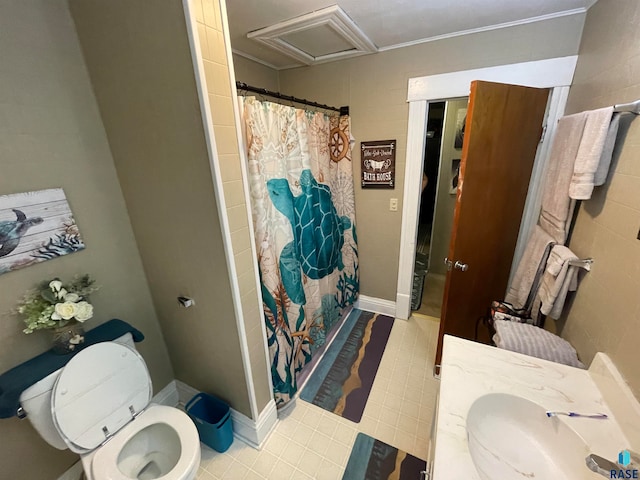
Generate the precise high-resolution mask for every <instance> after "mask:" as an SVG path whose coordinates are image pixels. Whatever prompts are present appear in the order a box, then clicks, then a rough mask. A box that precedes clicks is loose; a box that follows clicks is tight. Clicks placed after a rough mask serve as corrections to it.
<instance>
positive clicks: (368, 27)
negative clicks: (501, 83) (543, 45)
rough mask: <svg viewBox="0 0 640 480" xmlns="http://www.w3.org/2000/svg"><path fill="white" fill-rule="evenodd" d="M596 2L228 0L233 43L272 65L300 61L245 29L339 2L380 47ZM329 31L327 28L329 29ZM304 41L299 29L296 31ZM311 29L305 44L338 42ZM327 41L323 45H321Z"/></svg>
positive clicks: (240, 50)
mask: <svg viewBox="0 0 640 480" xmlns="http://www.w3.org/2000/svg"><path fill="white" fill-rule="evenodd" d="M593 3H595V0H338V1H337V2H336V0H228V1H227V12H228V16H229V29H230V34H231V46H232V48H233V49H234V51H236V53H240V54H244V55H246V56H249V57H250V58H251V57H253V58H255V59H258V60H259V61H261V62H263V63H265V64H267V65H270V66H273V67H275V68H287V67H290V66H296V65H300V63H299V62H297V61H296V60H294V59H293V58H291V57H289V56H286V55H284V54H282V53H279V52H278V51H276V50H274V49H272V48H271V47H269V46H267V45H264V44H261V43H259V42H257V41H256V40H253V39H249V38H247V34H248V33H249V32H252V31H255V30H259V29H261V28H265V27H269V26H271V25H274V24H277V23H278V22H282V21H285V20H289V19H292V18H295V17H298V16H301V15H305V14H308V13H310V12H313V11H315V10H319V9H321V8H324V7H328V6H331V5H335V4H338V5H339V6H340V7H341V8H342V9H343V10H344V11H345V12H346V13H347V15H348V16H349V17H350V18H351V19H352V20H353V21H354V22H355V23H356V24H357V26H358V27H359V28H360V29H361V30H362V31H363V32H364V33H365V34H366V35H367V36H368V37H369V38H370V39H371V40H372V41H373V43H375V44H376V46H377V47H378V49H379V50H386V49H389V48H396V47H397V46H402V45H403V44H407V43H408V44H411V43H415V42H419V41H426V40H429V39H434V38H438V37H443V36H445V37H446V36H453V35H458V34H462V33H464V32H469V31H478V30H485V29H490V28H499V26H508V25H511V24H519V23H527V22H530V21H534V20H535V19H545V18H552V17H555V16H561V15H569V14H572V13H579V12H584V11H586V9H588V8H589V7H590V6H591V5H592V4H593ZM327 30H328V29H327ZM296 36H297V38H296V40H297V42H298V44H305V39H304V38H300V37H301V36H304V34H303V33H300V32H299V33H297V34H296ZM317 37H319V34H318V32H313V33H311V32H310V38H309V40H307V41H306V43H307V44H310V45H314V48H315V49H316V50H317V51H324V50H326V49H327V48H329V47H330V45H332V44H335V43H336V42H338V41H339V40H337V39H336V38H332V37H327V38H326V39H325V40H324V41H323V40H322V38H317ZM325 42H326V46H325Z"/></svg>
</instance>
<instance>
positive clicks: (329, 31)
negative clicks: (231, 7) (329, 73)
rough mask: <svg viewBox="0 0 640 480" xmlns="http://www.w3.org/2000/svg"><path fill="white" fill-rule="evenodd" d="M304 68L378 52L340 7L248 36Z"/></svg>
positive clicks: (306, 15)
mask: <svg viewBox="0 0 640 480" xmlns="http://www.w3.org/2000/svg"><path fill="white" fill-rule="evenodd" d="M247 37H248V38H252V39H254V40H257V41H259V42H262V43H264V44H266V45H268V46H270V47H271V48H274V49H275V50H277V51H279V52H280V53H284V54H285V55H288V56H290V57H291V58H294V59H296V60H298V61H299V62H301V63H303V64H305V65H313V64H316V63H324V62H330V61H333V60H340V59H343V58H347V57H353V56H356V55H364V54H366V53H375V52H377V51H378V48H377V47H376V45H375V44H374V43H373V42H372V41H371V40H370V39H369V37H367V36H366V35H365V34H364V32H363V31H362V30H360V28H358V26H357V25H356V24H355V23H354V21H353V20H351V18H349V16H348V15H347V14H346V13H345V11H344V10H342V9H341V8H340V7H339V6H338V5H332V6H330V7H327V8H323V9H321V10H317V11H315V12H311V13H307V14H305V15H302V16H300V17H296V18H292V19H290V20H285V21H284V22H279V23H276V24H275V25H271V26H270V27H265V28H261V29H260V30H255V31H253V32H250V33H248V34H247Z"/></svg>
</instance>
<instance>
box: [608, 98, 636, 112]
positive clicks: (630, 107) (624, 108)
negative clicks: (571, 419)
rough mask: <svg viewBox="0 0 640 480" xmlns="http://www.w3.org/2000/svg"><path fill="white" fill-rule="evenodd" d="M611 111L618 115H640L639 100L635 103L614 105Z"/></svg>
mask: <svg viewBox="0 0 640 480" xmlns="http://www.w3.org/2000/svg"><path fill="white" fill-rule="evenodd" d="M613 111H614V112H618V113H622V112H629V113H633V114H635V115H640V100H636V101H635V102H631V103H620V104H618V105H614V106H613Z"/></svg>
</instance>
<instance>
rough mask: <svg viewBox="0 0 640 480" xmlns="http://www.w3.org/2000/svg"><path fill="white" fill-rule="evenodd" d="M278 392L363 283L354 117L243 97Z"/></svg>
mask: <svg viewBox="0 0 640 480" xmlns="http://www.w3.org/2000/svg"><path fill="white" fill-rule="evenodd" d="M240 101H241V105H242V111H243V121H244V133H245V141H246V148H247V156H248V162H249V163H248V171H249V184H250V188H251V199H252V213H253V220H254V226H255V235H256V238H255V241H256V247H257V253H258V265H259V272H260V279H261V283H262V285H261V287H262V296H263V301H264V310H265V322H266V326H267V336H268V338H267V341H268V345H269V353H270V356H271V374H272V377H273V385H274V393H275V399H276V403H277V405H278V406H282V405H284V404H286V403H287V402H288V401H289V399H290V398H291V397H292V396H293V395H294V394H295V393H296V391H297V389H298V386H297V383H296V375H297V373H298V372H299V371H300V369H301V368H302V367H303V366H304V365H305V364H306V363H307V362H308V361H309V360H310V359H311V357H312V355H313V353H314V352H315V351H316V350H317V349H318V348H319V347H321V346H322V345H324V343H325V338H326V335H327V332H329V331H330V330H331V328H332V327H334V325H335V324H336V322H338V320H339V319H340V318H341V317H342V313H343V311H344V309H345V308H347V307H348V306H350V305H351V304H353V302H354V301H355V300H356V297H357V295H358V290H359V277H358V250H357V235H356V223H355V208H354V196H353V172H352V165H351V151H350V145H349V138H350V133H349V117H348V116H342V117H339V116H337V115H336V116H333V117H329V116H327V115H325V114H323V113H320V112H311V111H307V110H301V109H296V108H293V107H289V106H285V105H279V104H275V103H271V102H261V101H258V100H256V99H255V98H253V97H249V98H241V99H240Z"/></svg>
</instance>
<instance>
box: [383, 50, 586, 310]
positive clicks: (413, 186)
mask: <svg viewBox="0 0 640 480" xmlns="http://www.w3.org/2000/svg"><path fill="white" fill-rule="evenodd" d="M577 61H578V56H577V55H572V56H569V57H560V58H551V59H547V60H538V61H532V62H523V63H514V64H508V65H500V66H496V67H488V68H480V69H473V70H462V71H459V72H452V73H444V74H439V75H429V76H425V77H416V78H410V79H409V87H408V91H407V102H409V119H408V127H407V150H406V152H407V153H406V159H405V177H404V193H403V198H402V205H403V207H402V226H401V233H400V254H399V259H398V284H397V292H396V314H395V316H396V318H401V319H404V320H406V319H408V318H409V317H410V316H411V288H412V284H413V268H414V258H415V253H416V235H417V232H418V220H419V214H420V192H421V184H422V173H421V169H422V168H423V167H422V164H423V161H424V148H425V141H426V127H427V115H428V113H429V102H435V101H443V100H447V99H450V98H460V97H465V96H469V89H470V85H471V82H472V81H473V80H486V81H490V82H502V83H510V84H514V85H524V86H529V87H538V88H551V89H552V91H551V96H550V99H549V103H548V105H547V115H546V128H545V132H546V133H544V134H543V138H542V142H541V145H540V146H539V147H538V152H537V154H536V158H535V161H534V165H533V171H532V173H531V182H530V185H529V192H528V194H527V200H526V203H525V207H524V213H523V216H522V223H521V224H520V232H519V234H518V243H517V245H516V250H515V253H514V256H513V262H512V266H511V275H513V271H514V265H517V261H519V259H520V257H521V256H522V252H523V250H524V244H525V242H526V239H527V238H528V237H529V233H530V231H531V229H532V228H533V227H534V226H535V224H536V223H537V219H538V214H539V211H540V203H541V199H542V174H543V172H544V170H545V166H546V163H547V160H548V158H549V151H550V148H551V140H552V139H553V136H554V133H555V129H556V124H557V122H558V119H559V118H560V117H561V116H562V115H563V113H564V109H565V105H566V102H567V97H568V94H569V86H570V85H571V82H572V80H573V74H574V71H575V68H576V63H577ZM433 260H434V261H437V259H433ZM403 272H404V273H403Z"/></svg>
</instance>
